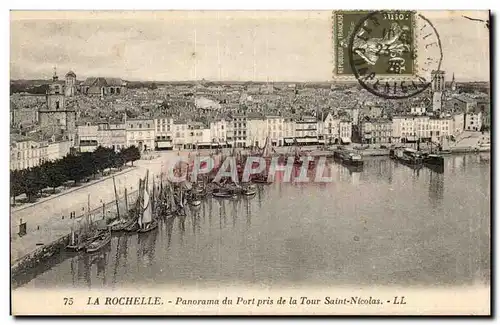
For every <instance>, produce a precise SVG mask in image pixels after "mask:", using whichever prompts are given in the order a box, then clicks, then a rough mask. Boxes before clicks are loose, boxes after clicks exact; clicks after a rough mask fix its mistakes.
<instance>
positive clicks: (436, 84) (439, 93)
mask: <svg viewBox="0 0 500 325" xmlns="http://www.w3.org/2000/svg"><path fill="white" fill-rule="evenodd" d="M444 75H445V72H444V71H442V70H433V71H432V72H431V78H432V79H431V83H432V84H431V86H432V111H433V112H440V111H441V108H442V105H443V91H444V89H445V81H444Z"/></svg>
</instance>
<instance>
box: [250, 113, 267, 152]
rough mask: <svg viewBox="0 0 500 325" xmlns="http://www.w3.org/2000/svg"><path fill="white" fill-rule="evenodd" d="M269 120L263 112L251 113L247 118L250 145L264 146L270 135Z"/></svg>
mask: <svg viewBox="0 0 500 325" xmlns="http://www.w3.org/2000/svg"><path fill="white" fill-rule="evenodd" d="M267 122H268V121H267V120H266V118H265V117H264V115H262V114H253V113H250V114H249V115H248V119H247V129H248V134H247V138H248V144H249V146H250V147H262V146H264V144H265V143H266V138H267V137H268V136H269V131H268V127H267Z"/></svg>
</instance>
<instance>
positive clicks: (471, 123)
mask: <svg viewBox="0 0 500 325" xmlns="http://www.w3.org/2000/svg"><path fill="white" fill-rule="evenodd" d="M482 125H483V113H482V112H481V111H480V110H479V109H475V110H472V111H470V112H468V113H466V114H465V130H467V131H480V130H481V127H482Z"/></svg>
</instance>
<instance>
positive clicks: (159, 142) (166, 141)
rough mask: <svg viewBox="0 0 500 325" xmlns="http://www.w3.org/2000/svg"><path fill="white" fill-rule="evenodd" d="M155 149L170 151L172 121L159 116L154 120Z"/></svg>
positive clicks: (171, 145)
mask: <svg viewBox="0 0 500 325" xmlns="http://www.w3.org/2000/svg"><path fill="white" fill-rule="evenodd" d="M154 129H155V149H156V150H172V149H173V146H174V143H173V129H174V119H173V118H171V117H168V116H159V117H156V118H155V119H154Z"/></svg>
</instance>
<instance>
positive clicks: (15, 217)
mask: <svg viewBox="0 0 500 325" xmlns="http://www.w3.org/2000/svg"><path fill="white" fill-rule="evenodd" d="M177 154H178V152H172V151H170V152H162V153H160V154H159V157H156V158H154V159H152V160H139V161H136V162H135V163H134V166H135V167H134V168H130V169H128V170H127V171H126V172H125V171H124V172H123V173H119V174H117V175H116V176H115V182H116V187H117V190H118V194H119V196H120V197H122V196H123V195H124V192H125V187H126V188H127V191H128V193H133V192H135V191H137V189H138V185H139V178H141V177H144V175H146V170H148V169H149V171H150V173H152V174H155V175H159V174H160V173H161V170H162V168H164V169H166V168H167V166H168V161H169V159H171V158H172V157H174V156H177ZM180 154H181V155H187V154H188V153H187V152H181V153H180ZM89 194H90V208H91V210H94V209H99V208H101V207H102V205H103V203H110V202H113V201H114V199H115V194H114V188H113V178H112V177H108V178H106V179H104V180H101V181H99V182H96V183H94V184H92V185H89V186H82V187H80V188H77V189H75V190H72V191H69V192H67V193H63V194H60V195H57V196H54V197H49V198H48V199H45V200H43V201H41V202H37V203H34V204H32V205H29V206H26V207H20V208H18V209H13V210H12V211H11V216H10V218H11V238H10V240H11V263H14V262H15V261H17V260H18V259H20V258H21V257H23V256H25V255H27V254H29V253H31V252H33V251H34V250H36V249H37V248H38V247H40V246H42V245H47V244H49V243H51V242H53V241H54V240H57V239H58V238H60V237H62V236H64V235H67V234H69V233H70V232H71V226H72V225H73V224H74V222H75V220H73V219H70V218H69V215H70V213H71V212H75V215H76V217H80V216H81V215H83V214H84V213H85V211H86V209H87V202H88V196H89ZM110 206H111V209H113V208H114V206H113V205H110ZM106 209H107V208H106ZM114 211H116V209H114ZM63 216H64V218H63ZM96 217H97V218H98V219H99V218H102V214H101V215H100V216H96ZM21 219H22V221H23V222H26V235H24V236H22V237H20V236H19V235H18V232H19V224H20V223H21Z"/></svg>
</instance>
